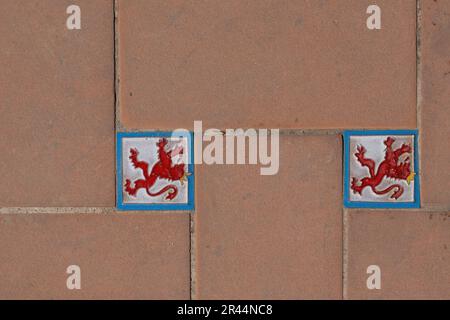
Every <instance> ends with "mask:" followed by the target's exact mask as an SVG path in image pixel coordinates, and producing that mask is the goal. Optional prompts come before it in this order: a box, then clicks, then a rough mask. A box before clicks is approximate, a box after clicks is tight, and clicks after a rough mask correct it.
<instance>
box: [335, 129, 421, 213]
mask: <svg viewBox="0 0 450 320" xmlns="http://www.w3.org/2000/svg"><path fill="white" fill-rule="evenodd" d="M375 135H412V136H414V172H415V173H416V176H415V177H414V202H398V203H395V202H368V201H350V200H349V199H350V137H351V136H375ZM343 136H344V206H345V207H346V208H380V209H381V208H420V172H419V148H418V136H419V135H418V130H346V131H344V133H343Z"/></svg>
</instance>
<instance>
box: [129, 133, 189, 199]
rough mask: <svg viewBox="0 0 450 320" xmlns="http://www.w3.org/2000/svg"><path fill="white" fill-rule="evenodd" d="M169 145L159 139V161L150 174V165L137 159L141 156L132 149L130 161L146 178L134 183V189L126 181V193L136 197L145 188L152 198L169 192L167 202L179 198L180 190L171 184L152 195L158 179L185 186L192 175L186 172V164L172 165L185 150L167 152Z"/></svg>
mask: <svg viewBox="0 0 450 320" xmlns="http://www.w3.org/2000/svg"><path fill="white" fill-rule="evenodd" d="M167 143H168V141H167V139H165V138H162V139H159V141H158V142H157V143H156V146H157V147H158V158H159V161H158V162H156V163H155V164H154V165H153V167H152V170H151V171H150V172H149V170H148V169H149V164H148V163H147V162H145V161H139V160H138V158H137V157H138V155H139V151H138V150H137V149H135V148H133V149H130V156H129V159H130V160H131V163H132V164H133V166H134V167H135V168H136V169H141V170H142V173H143V175H144V178H145V179H139V180H136V181H134V188H132V187H131V181H130V179H126V181H125V191H126V192H127V193H128V194H129V195H130V196H136V193H137V191H138V190H139V189H141V188H144V189H145V190H146V192H147V194H148V195H149V196H151V197H156V196H159V195H161V194H163V193H164V192H166V191H169V193H168V194H167V196H166V199H167V200H172V199H174V198H175V197H176V196H177V194H178V188H177V187H176V186H175V185H173V184H169V185H167V186H165V187H164V188H162V189H161V190H159V191H158V192H155V193H152V192H151V191H150V188H151V187H152V186H153V185H154V184H155V182H156V180H157V179H158V178H159V179H167V180H169V181H180V182H181V184H183V183H184V181H186V180H187V179H186V177H187V176H189V175H190V173H187V172H186V171H185V164H184V163H180V164H176V165H173V164H172V157H174V156H176V155H178V154H183V148H182V147H180V146H179V147H176V148H174V149H173V150H170V151H166V150H165V147H166V145H167Z"/></svg>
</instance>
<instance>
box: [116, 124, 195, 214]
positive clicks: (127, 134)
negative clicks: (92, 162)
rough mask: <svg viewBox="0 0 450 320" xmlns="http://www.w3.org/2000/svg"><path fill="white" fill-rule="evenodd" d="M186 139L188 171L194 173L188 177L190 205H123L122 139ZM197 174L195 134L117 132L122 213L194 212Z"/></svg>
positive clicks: (118, 178)
mask: <svg viewBox="0 0 450 320" xmlns="http://www.w3.org/2000/svg"><path fill="white" fill-rule="evenodd" d="M172 136H178V137H186V138H187V140H188V146H189V148H190V150H189V164H188V171H189V172H190V173H192V174H191V175H189V176H187V181H188V203H168V204H160V203H148V204H143V203H127V204H125V203H123V194H122V192H123V190H122V186H123V176H122V138H128V137H133V138H140V137H143V138H153V137H167V138H168V137H172ZM194 179H195V172H194V138H193V133H192V132H188V131H177V132H176V134H174V132H170V131H169V132H166V131H148V132H117V133H116V207H117V209H118V210H122V211H152V210H155V211H162V210H163V211H174V210H183V211H193V210H194V209H195V204H194V202H195V194H194V193H195V180H194Z"/></svg>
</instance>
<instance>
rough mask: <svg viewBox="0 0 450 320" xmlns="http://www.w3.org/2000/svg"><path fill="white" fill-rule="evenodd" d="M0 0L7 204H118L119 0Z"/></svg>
mask: <svg viewBox="0 0 450 320" xmlns="http://www.w3.org/2000/svg"><path fill="white" fill-rule="evenodd" d="M76 2H77V4H78V5H79V6H80V8H81V30H68V29H67V27H66V19H67V18H68V17H69V15H68V14H67V13H66V9H67V7H68V6H69V5H70V4H73V1H52V0H3V1H1V3H0V31H1V33H2V36H1V37H0V47H1V48H2V50H0V69H1V73H0V87H1V89H0V100H1V103H0V113H1V118H0V133H1V134H0V150H2V154H1V155H0V176H1V177H2V184H1V186H0V206H22V207H25V206H44V207H48V206H114V60H113V55H114V54H113V48H114V47H113V40H114V37H113V27H112V26H113V7H112V3H113V1H111V0H96V1H90V0H79V1H76Z"/></svg>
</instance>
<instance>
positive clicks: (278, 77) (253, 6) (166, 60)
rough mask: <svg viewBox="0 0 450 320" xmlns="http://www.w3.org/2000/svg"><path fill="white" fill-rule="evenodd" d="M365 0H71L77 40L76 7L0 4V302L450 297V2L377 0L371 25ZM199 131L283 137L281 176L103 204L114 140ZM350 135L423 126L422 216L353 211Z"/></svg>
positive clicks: (201, 174) (210, 173) (217, 179)
mask: <svg viewBox="0 0 450 320" xmlns="http://www.w3.org/2000/svg"><path fill="white" fill-rule="evenodd" d="M372 2H373V1H370V2H369V1H356V0H354V1H346V2H345V4H341V3H340V4H339V5H338V4H337V2H326V1H288V0H286V1H277V2H272V1H256V0H253V1H247V2H242V1H234V0H233V1H226V2H223V1H207V2H206V1H205V2H199V3H195V4H194V3H190V2H185V1H177V0H172V1H162V0H161V1H139V0H126V1H123V0H118V1H115V3H114V1H112V0H93V1H88V0H78V1H77V4H78V5H79V6H80V7H81V9H82V30H71V31H69V30H67V29H66V28H65V20H66V17H67V15H66V13H65V10H66V7H67V6H68V5H70V4H72V2H71V1H65V0H64V1H56V0H53V1H52V0H40V1H30V0H21V1H17V0H14V1H12V0H2V1H0V31H1V33H2V35H3V36H2V37H0V47H1V48H2V50H0V66H1V70H2V72H1V73H0V110H1V118H0V130H1V133H2V135H1V137H0V150H2V154H1V156H0V160H1V161H0V174H1V176H2V185H1V186H0V207H1V208H0V240H1V242H0V243H1V246H2V249H1V250H0V298H3V299H14V298H83V299H88V298H138V299H145V298H149V299H153V298H161V299H165V298H170V299H176V298H180V299H183V298H193V299H214V298H236V299H239V298H280V299H282V298H286V299H301V298H311V299H314V298H325V299H343V298H347V299H405V298H425V299H427V298H447V299H448V298H450V285H449V283H450V281H449V280H450V275H449V267H448V264H449V258H450V253H449V249H448V248H449V247H450V238H449V235H450V231H449V230H450V229H449V227H450V225H449V223H450V217H449V214H450V193H449V191H448V190H449V189H450V185H449V181H450V176H449V170H448V168H449V164H450V151H449V149H448V145H449V143H448V141H449V139H450V131H449V126H448V123H449V120H450V119H449V116H448V104H449V102H450V97H449V90H448V87H449V81H450V80H449V79H450V47H449V43H450V19H449V17H450V3H449V2H447V1H441V0H437V1H434V0H433V1H432V0H430V1H428V0H422V1H418V3H416V1H413V0H396V1H381V0H377V1H375V3H376V4H377V5H379V6H380V7H381V8H382V29H381V30H378V31H370V30H368V29H367V28H366V26H365V19H366V18H367V14H366V12H365V11H366V8H367V6H368V5H369V4H372ZM114 4H115V13H114ZM417 4H419V10H416V6H417ZM114 14H115V16H116V18H117V20H116V22H117V23H116V28H115V29H114V27H113V26H114ZM416 18H418V19H416ZM417 21H418V23H416V22H417ZM416 37H418V39H419V41H417V42H416ZM114 39H115V40H116V41H115V42H114ZM114 45H116V52H115V56H116V59H115V60H114ZM416 47H417V50H416ZM416 58H418V59H416ZM115 62H116V65H115ZM416 62H417V64H416ZM416 65H417V68H416ZM114 86H115V88H114ZM115 98H116V101H115ZM115 102H116V103H115ZM114 119H115V120H116V122H115V121H114ZM193 120H203V121H204V126H205V127H218V128H222V129H223V128H240V127H244V128H245V127H256V128H258V127H268V128H281V129H291V130H285V131H283V133H282V135H281V136H280V144H281V146H280V172H279V174H278V175H275V176H261V175H259V172H258V170H259V169H258V167H257V166H219V165H215V166H207V165H198V166H197V169H196V170H197V173H196V211H195V212H191V213H186V212H184V213H183V212H178V213H175V212H163V213H155V212H147V213H146V212H139V213H137V212H122V213H118V212H116V211H115V210H114V209H112V207H114V198H115V197H114V193H115V192H114V189H115V184H114V176H115V172H114V131H115V130H114V128H115V129H116V131H117V130H129V131H132V130H152V129H164V130H171V129H176V128H179V127H186V128H191V127H192V123H193ZM346 128H349V129H368V128H372V129H373V128H376V129H377V128H379V129H401V128H406V129H415V128H418V129H419V133H420V141H419V142H420V155H421V158H420V165H421V172H420V174H421V180H422V207H421V208H420V209H417V210H389V211H387V210H369V209H366V210H349V209H344V208H343V206H342V142H341V133H342V129H346ZM305 130H306V131H305ZM80 207H84V208H80ZM72 264H76V265H80V267H81V270H82V289H81V290H68V289H67V288H66V278H67V274H66V268H67V266H68V265H72ZM370 265H378V266H379V267H380V268H381V272H382V273H381V274H382V278H381V279H382V282H381V283H382V284H381V289H379V290H376V289H375V290H368V289H367V287H366V280H367V277H368V274H367V273H366V270H367V267H368V266H370Z"/></svg>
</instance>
